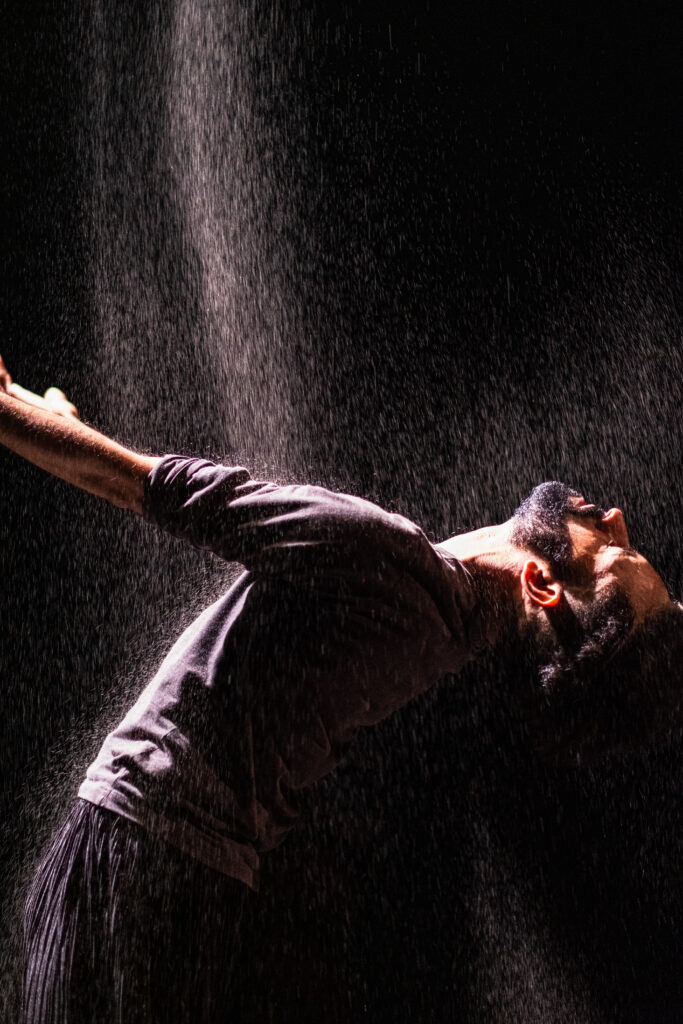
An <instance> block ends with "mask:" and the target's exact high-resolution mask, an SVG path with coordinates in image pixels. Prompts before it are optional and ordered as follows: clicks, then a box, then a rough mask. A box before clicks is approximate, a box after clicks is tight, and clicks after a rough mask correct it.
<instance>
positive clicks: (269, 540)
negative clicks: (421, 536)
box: [143, 455, 417, 568]
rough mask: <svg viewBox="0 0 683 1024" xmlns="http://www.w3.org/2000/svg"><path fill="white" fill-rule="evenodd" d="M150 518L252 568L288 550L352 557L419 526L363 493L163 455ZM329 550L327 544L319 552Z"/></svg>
mask: <svg viewBox="0 0 683 1024" xmlns="http://www.w3.org/2000/svg"><path fill="white" fill-rule="evenodd" d="M143 516H144V517H145V518H146V519H147V520H148V521H149V522H151V523H154V524H155V525H157V526H159V527H161V528H162V529H163V530H165V531H166V532H168V533H170V534H172V535H173V536H174V537H178V538H180V539H182V540H184V541H187V542H188V543H190V544H192V545H193V546H195V547H198V548H203V549H205V550H209V551H213V552H214V553H215V554H217V555H219V556H220V557H221V558H224V559H226V560H228V561H236V562H241V563H242V564H243V565H245V566H247V567H248V568H257V567H262V568H268V567H270V568H277V567H278V565H279V564H281V563H282V560H283V558H284V557H285V555H286V556H287V557H288V558H289V559H291V558H292V557H295V558H296V557H299V558H302V557H305V556H306V554H307V552H308V551H309V549H311V548H315V549H317V550H316V558H320V557H323V558H324V556H325V554H327V555H328V556H331V557H334V559H335V560H337V559H343V558H345V557H352V555H353V554H354V552H358V551H359V550H360V548H362V547H365V546H366V543H367V542H369V541H370V542H372V543H374V544H375V546H376V545H377V544H378V543H380V546H382V544H381V541H382V538H384V539H385V540H386V541H387V542H388V538H389V536H390V535H392V534H393V533H394V531H396V530H398V531H401V530H406V529H408V530H410V529H411V528H412V530H415V531H417V528H416V527H413V524H411V523H409V522H408V521H407V520H405V519H403V517H401V516H396V515H392V514H390V513H388V512H385V511H384V510H383V509H381V508H379V507H378V506H377V505H373V504H372V503H371V502H368V501H364V500H363V499H361V498H355V497H353V496H351V495H347V494H337V493H335V492H333V491H329V490H327V489H326V488H324V487H315V486H310V485H286V486H280V485H278V484H275V483H270V482H264V481H258V480H252V479H251V477H250V475H249V473H248V471H247V470H246V469H243V468H241V467H228V466H221V465H216V464H215V463H213V462H209V461H207V460H205V459H194V458H186V457H183V456H179V455H167V456H164V458H162V459H161V460H160V462H158V463H157V465H156V466H155V468H154V469H153V470H152V472H151V473H150V474H149V476H148V477H147V479H146V481H145V493H144V501H143ZM320 549H323V550H320Z"/></svg>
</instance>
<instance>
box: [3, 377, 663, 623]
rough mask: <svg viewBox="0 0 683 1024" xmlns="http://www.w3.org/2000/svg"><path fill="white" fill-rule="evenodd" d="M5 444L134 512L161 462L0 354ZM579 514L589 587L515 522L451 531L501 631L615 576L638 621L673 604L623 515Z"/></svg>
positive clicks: (575, 524) (449, 545)
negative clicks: (518, 538) (115, 436)
mask: <svg viewBox="0 0 683 1024" xmlns="http://www.w3.org/2000/svg"><path fill="white" fill-rule="evenodd" d="M0 443H2V444H4V445H6V446H7V447H8V448H10V449H11V450H12V451H15V452H16V453H17V454H19V455H21V456H23V457H24V458H26V459H29V461H31V462H33V463H34V464H35V465H37V466H40V467H41V468H42V469H45V470H47V471H48V472H49V473H52V474H53V475H55V476H59V477H61V478H62V479H63V480H66V481H67V482H69V483H71V484H74V485H75V486H77V487H81V488H83V489H84V490H87V491H90V493H92V494H95V495H97V496H98V497H101V498H104V499H105V500H107V501H110V502H112V503H113V504H115V505H119V506H122V507H124V508H129V509H131V510H132V511H134V512H138V513H139V512H140V511H141V509H142V496H143V489H144V480H145V478H146V476H147V475H148V474H149V472H150V471H151V470H152V469H153V468H154V466H155V465H156V463H157V462H158V459H157V458H153V457H151V456H148V455H140V454H138V453H137V452H133V451H131V450H130V449H127V448H124V447H123V446H122V445H119V444H117V443H116V442H115V441H112V440H110V439H109V438H107V437H105V436H104V435H103V434H100V433H99V432H98V431H96V430H93V429H92V428H91V427H87V426H85V424H83V423H81V422H79V420H78V418H77V412H76V409H75V407H74V406H73V405H72V404H71V403H70V402H69V401H68V399H67V398H66V396H65V395H64V394H63V393H62V392H58V391H56V389H50V390H49V392H46V395H45V397H44V398H41V397H40V396H37V395H33V394H32V393H31V392H29V391H26V390H25V389H23V388H18V387H17V386H16V385H14V384H13V383H12V378H11V377H10V375H9V373H8V371H7V369H6V367H5V365H4V363H3V362H2V359H1V358H0ZM569 501H570V504H571V505H573V507H574V508H575V509H576V514H575V515H572V513H571V512H570V513H569V514H568V517H567V524H568V528H569V534H570V537H571V541H572V551H573V554H574V558H575V560H576V562H577V564H578V566H579V567H580V568H581V569H583V570H584V572H583V573H582V576H583V578H584V579H585V580H586V583H585V584H584V586H583V587H582V588H581V587H577V586H576V585H575V584H571V585H570V584H566V583H563V582H561V581H559V580H557V579H556V578H555V576H554V574H553V572H552V570H551V568H550V566H549V564H548V563H547V562H546V561H544V559H543V558H541V557H539V556H538V555H537V554H535V553H534V552H532V551H524V550H521V549H520V548H518V547H517V546H516V545H514V544H513V543H512V540H511V534H512V527H513V520H508V522H505V523H501V524H500V525H498V526H485V527H483V529H480V530H473V531H471V532H470V533H464V534H460V535H458V536H456V537H451V538H449V539H448V540H446V541H444V542H443V543H442V544H440V545H438V547H440V548H441V549H442V550H443V551H445V552H446V553H447V554H450V555H454V556H455V557H456V558H458V559H460V560H461V561H462V562H464V563H465V564H466V565H467V566H468V568H470V569H471V571H472V573H473V575H476V576H478V577H479V578H482V579H483V578H485V579H486V580H487V582H488V583H489V584H490V586H491V588H492V596H494V600H492V601H491V602H490V608H489V620H490V621H489V624H490V626H491V627H492V628H493V629H494V630H495V629H496V628H497V627H498V626H501V627H503V628H504V623H505V622H508V621H509V618H510V613H511V611H512V612H513V613H514V614H515V615H516V618H517V620H518V622H520V623H521V622H523V621H524V620H525V619H527V620H529V619H531V618H533V617H534V616H536V615H538V614H543V613H544V612H545V611H547V610H548V609H550V608H552V607H554V606H555V605H557V604H558V603H559V601H560V600H561V598H562V594H563V591H564V589H565V588H566V589H568V590H571V591H572V592H575V593H577V596H578V595H579V594H580V592H581V590H583V596H590V594H591V593H592V592H594V591H596V590H600V589H602V588H603V587H606V586H608V585H609V584H610V583H611V582H614V581H615V580H616V581H617V582H618V583H619V584H620V585H621V586H622V588H623V589H624V590H625V592H626V593H627V594H628V596H629V598H630V601H631V604H632V607H633V611H634V615H635V624H636V625H638V624H639V623H640V622H642V621H643V619H644V618H645V617H646V616H647V615H650V614H652V613H653V612H655V611H657V610H658V609H659V608H662V607H664V606H665V605H667V604H668V603H669V601H670V598H669V595H668V593H667V590H666V587H665V585H664V583H663V581H662V580H661V578H660V577H659V576H658V575H657V573H656V572H655V570H654V569H653V568H652V566H651V565H650V563H649V562H648V561H647V560H646V559H645V558H643V556H642V555H640V554H639V553H638V552H637V551H635V550H634V549H633V548H631V547H630V546H629V538H628V531H627V529H626V523H625V521H624V516H623V514H622V512H621V511H620V510H619V509H618V508H611V509H610V510H609V511H607V512H604V511H602V510H601V509H598V508H597V507H596V506H595V505H590V504H588V503H587V502H586V500H585V498H583V497H582V496H580V495H577V496H575V497H571V498H570V499H569Z"/></svg>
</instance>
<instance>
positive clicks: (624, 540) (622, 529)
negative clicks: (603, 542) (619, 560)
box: [602, 508, 629, 548]
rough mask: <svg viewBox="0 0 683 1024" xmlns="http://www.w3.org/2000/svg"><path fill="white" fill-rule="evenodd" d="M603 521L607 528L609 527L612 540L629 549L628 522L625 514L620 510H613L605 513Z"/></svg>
mask: <svg viewBox="0 0 683 1024" xmlns="http://www.w3.org/2000/svg"><path fill="white" fill-rule="evenodd" d="M602 521H603V523H604V524H605V526H608V527H609V529H610V533H611V536H612V540H614V541H615V542H616V543H617V544H619V545H620V546H621V547H622V548H627V547H629V542H628V530H627V529H626V520H625V519H624V513H623V512H622V511H621V509H620V508H611V509H610V510H609V512H605V514H604V516H603V517H602Z"/></svg>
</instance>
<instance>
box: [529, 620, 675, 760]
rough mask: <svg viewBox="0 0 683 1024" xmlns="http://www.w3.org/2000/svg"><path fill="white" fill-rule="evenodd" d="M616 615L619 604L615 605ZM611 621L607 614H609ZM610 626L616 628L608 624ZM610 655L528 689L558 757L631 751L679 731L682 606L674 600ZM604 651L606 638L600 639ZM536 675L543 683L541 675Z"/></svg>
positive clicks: (545, 742)
mask: <svg viewBox="0 0 683 1024" xmlns="http://www.w3.org/2000/svg"><path fill="white" fill-rule="evenodd" d="M613 607H614V609H615V614H616V616H617V618H618V616H619V612H618V602H617V603H616V604H615V605H614V606H613ZM608 618H609V615H608ZM605 628H606V629H607V630H608V632H611V631H612V628H611V626H610V625H609V623H608V621H607V620H605ZM617 632H619V634H620V636H619V639H618V640H614V639H612V640H611V642H610V643H609V644H608V650H607V651H605V650H604V649H602V650H600V652H599V654H598V656H596V657H592V656H591V654H590V640H588V641H587V643H586V657H585V658H583V659H581V660H579V662H578V663H576V664H574V665H573V666H572V667H571V668H569V667H567V669H566V670H563V671H558V672H554V673H551V674H550V675H549V676H547V677H546V681H545V683H544V684H543V685H542V686H540V687H539V686H538V683H537V682H536V684H535V685H534V683H531V686H530V688H529V691H528V700H529V705H530V707H529V710H531V708H532V707H533V715H532V716H531V717H530V724H531V728H532V732H533V733H534V734H535V735H536V738H537V741H538V744H539V746H540V747H541V749H543V750H544V751H545V752H546V753H548V754H550V755H552V756H555V755H557V756H560V757H565V756H567V755H568V756H570V757H573V756H576V755H579V756H581V757H582V758H584V759H585V758H588V759H591V758H593V759H594V758H596V757H598V756H600V755H602V754H605V753H608V752H621V753H625V752H633V751H637V750H640V749H643V748H645V747H647V746H648V745H651V744H652V743H653V742H654V741H656V739H657V738H658V737H659V738H665V737H666V736H667V734H670V733H671V732H672V731H675V730H678V731H680V728H681V724H682V722H681V712H682V711H683V706H682V705H683V700H682V694H683V604H680V603H679V602H676V601H672V602H671V604H670V605H668V606H667V607H665V608H664V609H662V610H660V611H658V612H656V613H654V614H653V615H651V616H649V617H648V618H646V619H645V621H644V622H643V623H642V624H641V625H639V626H638V627H636V628H635V629H633V630H632V632H630V633H629V634H628V636H627V637H626V639H625V640H624V639H623V634H622V633H621V630H617ZM595 644H596V646H597V647H598V648H599V646H600V641H599V638H598V636H597V635H596V636H595ZM532 674H535V676H536V680H538V674H537V673H532Z"/></svg>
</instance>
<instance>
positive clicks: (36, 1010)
mask: <svg viewBox="0 0 683 1024" xmlns="http://www.w3.org/2000/svg"><path fill="white" fill-rule="evenodd" d="M246 896H247V889H245V887H244V886H243V885H242V884H240V883H239V882H236V881H234V880H233V879H231V878H227V877H226V876H225V875H223V874H220V873H219V872H217V871H212V870H211V869H210V868H207V867H205V866H204V865H202V864H200V863H199V862H198V861H196V860H193V859H192V858H190V857H188V856H187V855H186V854H183V853H182V852H180V851H179V850H176V849H174V848H173V847H172V846H169V845H168V844H166V843H164V842H161V841H158V840H155V839H154V838H153V837H151V836H150V835H149V834H148V833H146V832H145V831H144V830H143V829H141V828H140V827H139V826H138V825H135V824H133V823H132V822H130V821H126V820H125V819H124V818H121V817H119V816H118V815H115V814H111V813H110V812H108V811H104V810H101V809H100V808H97V807H94V806H93V805H92V804H91V803H89V802H87V801H85V800H79V801H77V803H76V805H75V806H74V807H73V808H72V810H71V812H70V814H69V816H68V817H67V819H66V821H65V822H64V824H63V826H62V827H61V829H60V830H59V832H58V833H57V834H56V836H55V837H54V839H53V841H52V844H51V846H50V849H49V850H48V852H47V854H46V856H45V858H44V859H43V862H42V864H41V865H40V867H39V869H38V871H37V873H36V875H35V877H34V879H33V883H32V885H31V889H30V891H29V894H28V899H27V903H26V909H25V919H24V928H25V931H24V943H25V951H24V952H25V985H24V1020H25V1022H26V1024H103V1022H106V1024H157V1022H158V1024H175V1022H177V1024H180V1022H184V1024H186V1022H187V1021H190V1020H191V1021H193V1022H197V1024H213V1022H214V1021H216V1020H217V1019H228V1018H227V1017H222V1016H221V1010H222V1009H223V1008H224V1007H225V1008H227V1007H228V1006H229V984H230V976H231V971H232V965H233V960H234V956H235V953H236V950H237V943H238V937H239V927H238V926H239V922H240V919H241V916H242V911H243V904H244V899H245V897H246Z"/></svg>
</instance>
